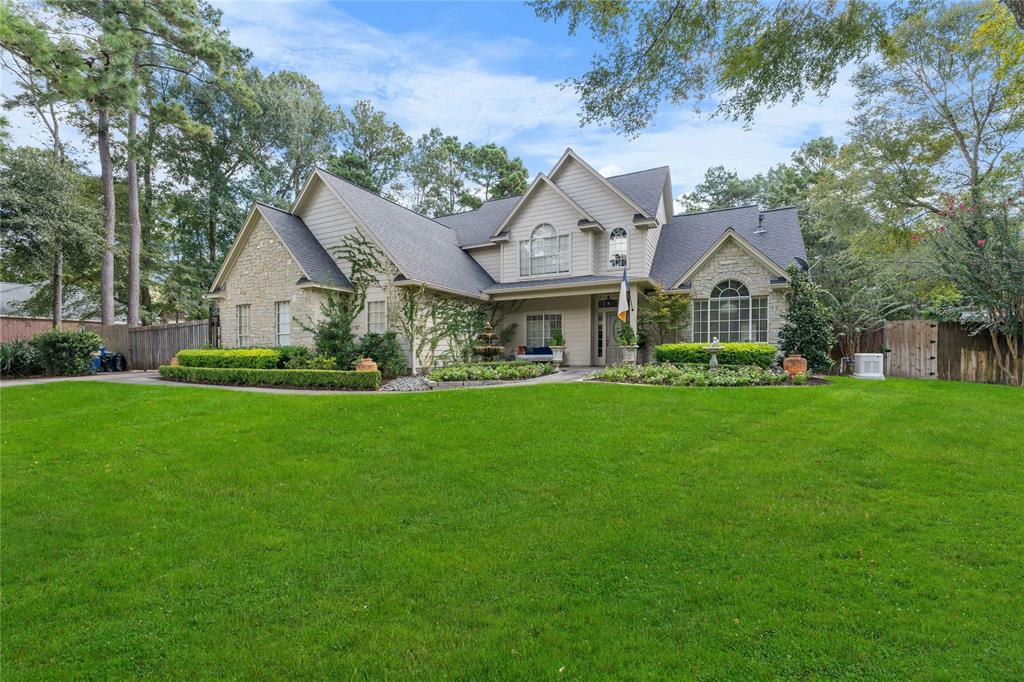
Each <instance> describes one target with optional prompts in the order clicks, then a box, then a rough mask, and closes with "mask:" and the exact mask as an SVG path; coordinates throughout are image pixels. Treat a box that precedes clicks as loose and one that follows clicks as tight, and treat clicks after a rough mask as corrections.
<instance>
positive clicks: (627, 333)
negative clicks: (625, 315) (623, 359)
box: [618, 324, 638, 346]
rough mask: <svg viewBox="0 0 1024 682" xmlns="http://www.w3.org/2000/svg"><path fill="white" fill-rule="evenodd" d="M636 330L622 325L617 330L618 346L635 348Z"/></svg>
mask: <svg viewBox="0 0 1024 682" xmlns="http://www.w3.org/2000/svg"><path fill="white" fill-rule="evenodd" d="M637 340H638V339H637V336H636V330H634V329H633V327H631V326H630V325H628V324H624V325H622V327H620V328H619V336H618V341H619V345H620V346H635V345H637Z"/></svg>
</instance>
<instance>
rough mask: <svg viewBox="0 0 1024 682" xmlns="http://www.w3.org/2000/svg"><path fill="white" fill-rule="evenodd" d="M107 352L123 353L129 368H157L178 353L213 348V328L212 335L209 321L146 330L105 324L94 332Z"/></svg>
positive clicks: (214, 335)
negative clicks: (101, 340)
mask: <svg viewBox="0 0 1024 682" xmlns="http://www.w3.org/2000/svg"><path fill="white" fill-rule="evenodd" d="M95 331H96V333H98V334H99V335H100V336H102V337H103V340H104V342H105V345H106V348H107V350H109V351H112V352H117V353H123V354H124V356H125V358H127V360H128V369H156V368H157V367H159V366H160V365H166V364H167V363H168V362H169V361H170V359H171V358H172V357H173V356H174V355H175V354H176V353H177V352H178V351H179V350H185V349H186V348H202V347H203V346H207V345H216V344H217V338H216V331H217V329H216V327H214V328H213V332H214V334H213V335H211V329H210V321H209V320H195V321H192V322H181V323H179V324H160V325H152V326H148V327H128V326H126V325H123V324H115V325H105V326H102V327H100V328H99V329H96V330H95Z"/></svg>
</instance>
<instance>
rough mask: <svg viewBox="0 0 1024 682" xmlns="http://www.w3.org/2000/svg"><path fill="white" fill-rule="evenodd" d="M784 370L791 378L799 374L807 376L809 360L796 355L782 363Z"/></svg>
mask: <svg viewBox="0 0 1024 682" xmlns="http://www.w3.org/2000/svg"><path fill="white" fill-rule="evenodd" d="M782 369H784V370H786V374H788V375H789V376H791V377H793V376H796V375H797V374H806V373H807V358H805V357H804V356H802V355H797V354H796V353H794V354H793V355H790V356H788V357H787V358H786V359H785V360H783V361H782Z"/></svg>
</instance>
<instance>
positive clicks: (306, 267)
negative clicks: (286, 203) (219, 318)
mask: <svg viewBox="0 0 1024 682" xmlns="http://www.w3.org/2000/svg"><path fill="white" fill-rule="evenodd" d="M255 216H260V217H262V218H263V219H264V220H266V221H267V224H268V225H270V229H271V230H273V232H274V234H276V235H277V238H278V239H280V240H281V243H282V244H284V247H285V249H287V250H288V253H289V254H291V257H292V259H293V260H294V261H295V263H296V265H298V266H299V269H300V270H302V274H303V277H304V279H305V280H306V281H305V282H302V280H300V283H303V284H317V285H321V286H325V287H330V288H333V289H343V290H351V289H352V283H351V282H349V281H348V277H346V276H345V273H344V272H342V271H341V268H339V267H338V263H337V262H335V260H334V259H333V258H331V255H330V254H329V253H327V251H326V249H324V247H323V244H321V243H320V240H318V239H317V238H316V237H315V236H314V235H313V233H312V232H311V231H310V229H309V227H307V226H306V223H304V222H302V218H300V217H298V216H296V215H292V214H291V213H288V212H287V211H282V210H281V209H279V208H275V207H274V206H270V205H268V204H262V203H260V202H255V203H254V204H253V206H252V209H250V211H249V216H248V217H247V218H246V220H245V224H244V226H243V227H242V231H241V232H240V233H239V234H238V237H237V238H236V239H235V243H234V244H232V245H231V250H230V251H228V255H227V257H225V258H224V262H223V263H222V264H221V266H220V271H218V272H217V276H216V277H215V278H214V279H213V284H212V285H211V286H210V291H211V292H212V291H214V290H215V289H216V288H217V287H218V286H220V284H221V280H222V279H223V278H224V276H225V275H226V274H227V272H228V270H230V268H231V265H233V264H234V261H235V259H236V258H237V257H238V249H240V248H241V247H242V244H243V243H244V242H245V241H246V238H247V237H248V234H249V232H251V231H252V225H254V224H255V221H254V220H253V218H254V217H255Z"/></svg>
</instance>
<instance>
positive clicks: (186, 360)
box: [178, 348, 281, 369]
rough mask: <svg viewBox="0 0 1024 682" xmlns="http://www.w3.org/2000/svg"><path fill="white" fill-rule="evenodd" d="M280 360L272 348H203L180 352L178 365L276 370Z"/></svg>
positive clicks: (279, 355)
mask: <svg viewBox="0 0 1024 682" xmlns="http://www.w3.org/2000/svg"><path fill="white" fill-rule="evenodd" d="M280 360H281V354H280V353H279V352H278V351H276V350H272V349H270V348H231V349H224V348H202V349H195V350H180V351H178V364H179V365H181V366H182V367H231V368H237V369H241V368H247V369H274V368H276V367H277V366H278V362H280Z"/></svg>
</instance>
